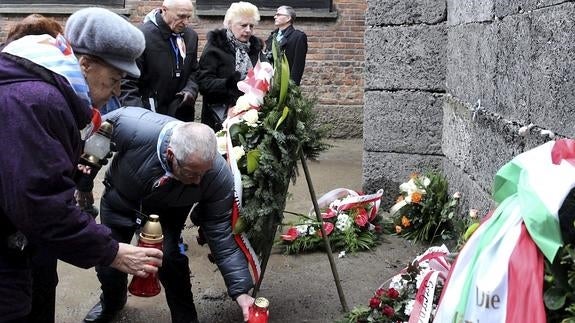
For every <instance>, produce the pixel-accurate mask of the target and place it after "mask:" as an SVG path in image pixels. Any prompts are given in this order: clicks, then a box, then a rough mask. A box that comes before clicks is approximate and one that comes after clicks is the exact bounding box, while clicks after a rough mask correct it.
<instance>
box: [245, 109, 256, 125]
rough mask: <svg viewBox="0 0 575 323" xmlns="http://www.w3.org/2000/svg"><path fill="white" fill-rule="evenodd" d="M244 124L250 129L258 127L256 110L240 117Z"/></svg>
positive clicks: (251, 110)
mask: <svg viewBox="0 0 575 323" xmlns="http://www.w3.org/2000/svg"><path fill="white" fill-rule="evenodd" d="M242 118H243V119H244V121H245V122H246V124H247V125H248V126H250V127H256V126H257V125H258V120H259V117H258V111H257V110H256V109H250V110H248V111H247V112H246V113H244V115H243V116H242Z"/></svg>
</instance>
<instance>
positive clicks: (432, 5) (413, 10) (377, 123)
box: [363, 0, 447, 205]
mask: <svg viewBox="0 0 575 323" xmlns="http://www.w3.org/2000/svg"><path fill="white" fill-rule="evenodd" d="M367 3H368V10H367V13H366V32H365V50H366V60H365V93H364V102H365V104H364V133H363V138H364V155H363V181H364V190H366V191H375V190H377V189H380V188H383V189H384V191H385V195H384V200H385V201H386V203H385V204H388V205H389V204H390V203H391V201H392V200H395V197H396V196H395V195H396V194H397V193H398V185H399V183H401V182H403V181H405V180H406V179H408V178H409V175H410V174H411V173H413V172H421V171H423V170H426V169H437V168H440V167H441V165H442V161H443V153H442V149H441V138H442V121H443V112H442V111H443V105H444V103H443V102H444V100H445V74H446V63H447V60H446V49H447V46H446V45H447V30H446V27H447V15H446V13H447V10H446V3H445V1H439V0H433V1H429V0H414V1H401V0H396V1H391V0H384V1H382V0H368V2H367Z"/></svg>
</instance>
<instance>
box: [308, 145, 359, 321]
mask: <svg viewBox="0 0 575 323" xmlns="http://www.w3.org/2000/svg"><path fill="white" fill-rule="evenodd" d="M300 160H301V166H302V168H303V172H304V174H305V180H306V181H307V187H308V189H309V195H310V197H311V201H312V203H313V209H314V211H315V215H316V218H317V221H318V222H319V223H323V219H322V217H321V211H320V209H319V205H318V204H317V197H316V195H315V190H314V188H313V183H312V181H311V176H310V174H309V169H308V167H307V162H306V160H305V157H304V155H303V154H302V153H300ZM320 229H321V236H322V237H323V242H324V243H325V250H326V251H327V258H328V259H329V265H330V266H331V272H332V273H333V280H334V281H335V286H336V288H337V294H338V295H339V301H340V303H341V307H342V308H343V311H344V312H349V308H348V307H347V302H346V301H345V295H344V294H343V289H342V288H341V282H340V280H339V274H338V273H337V267H336V265H335V260H334V259H333V253H332V252H331V245H330V243H329V238H328V237H327V233H326V232H325V229H324V228H323V225H320Z"/></svg>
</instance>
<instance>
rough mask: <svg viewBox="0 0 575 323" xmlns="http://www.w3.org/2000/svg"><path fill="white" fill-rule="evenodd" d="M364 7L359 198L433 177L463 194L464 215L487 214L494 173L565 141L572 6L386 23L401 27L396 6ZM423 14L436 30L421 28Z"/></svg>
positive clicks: (439, 5) (572, 90)
mask: <svg viewBox="0 0 575 323" xmlns="http://www.w3.org/2000/svg"><path fill="white" fill-rule="evenodd" d="M371 2H372V3H371ZM376 2H377V4H376ZM368 3H369V5H368V13H367V14H366V24H367V26H366V30H367V31H366V37H365V40H366V57H367V60H366V71H365V74H366V80H365V84H366V89H365V111H364V115H365V118H364V140H365V147H364V150H365V153H364V186H365V187H364V189H365V190H366V191H372V190H375V189H377V188H379V187H383V188H384V189H385V190H386V192H388V195H394V194H396V193H397V185H399V184H400V183H401V182H402V181H404V180H405V176H406V174H408V173H410V172H412V171H419V172H421V171H422V170H424V169H425V168H428V167H434V166H437V168H440V169H442V170H443V172H444V173H445V174H446V175H447V176H448V178H449V182H450V186H451V189H452V190H459V191H461V192H462V193H463V196H464V201H465V203H464V206H463V208H462V210H463V211H466V210H467V208H469V207H473V208H478V209H480V210H481V211H482V212H485V211H487V209H488V208H489V207H491V206H492V204H491V200H490V191H491V185H492V181H493V177H494V175H495V173H496V172H497V170H498V169H499V168H500V167H501V166H502V165H503V164H505V163H506V162H508V161H509V160H510V159H512V158H513V157H514V156H516V155H517V154H519V153H521V152H524V151H526V150H529V149H531V148H533V147H535V146H537V145H539V144H542V143H544V142H546V141H548V140H550V139H551V138H553V137H555V138H556V137H574V135H575V118H573V115H574V112H575V32H574V31H575V2H573V1H551V0H548V1H538V0H468V1H459V0H447V2H445V1H420V2H418V1H415V3H420V5H411V6H409V7H405V6H404V7H403V8H400V9H404V10H405V11H404V12H403V14H394V15H393V16H394V18H393V19H397V18H398V17H403V22H401V21H397V20H393V19H391V18H386V17H387V15H388V13H391V12H394V11H393V10H391V9H390V8H398V7H397V5H396V4H395V3H396V1H387V0H385V1H368ZM423 6H430V7H428V8H427V10H425V11H426V14H428V15H429V16H430V17H435V18H437V17H439V16H438V15H436V14H433V13H432V10H436V11H438V10H439V11H443V12H445V15H443V19H435V20H433V22H431V21H425V20H424V19H423V18H422V17H423V15H422V12H423V11H422V10H421V9H422V7H423ZM431 7H432V8H431ZM381 10H386V11H387V12H386V13H383V12H380V11H381ZM427 11H430V12H427ZM408 13H410V14H408ZM414 16H417V19H416V18H414ZM439 30H442V31H443V32H439ZM378 42H383V43H378ZM431 54H433V55H435V57H428V56H426V55H431ZM370 57H372V58H373V59H372V60H371V61H370V59H369V58H370ZM431 69H437V70H431ZM422 96H429V97H434V99H431V98H428V99H424V98H422ZM438 102H440V104H439V105H440V106H441V109H438ZM390 120H391V122H390ZM431 132H433V133H434V134H433V135H431ZM401 135H404V139H403V140H398V139H399V137H400V136H401ZM422 141H423V143H422ZM432 160H433V161H435V162H431V161H432ZM420 161H421V163H422V164H418V162H420ZM373 163H379V164H378V165H373ZM393 197H394V196H390V198H393Z"/></svg>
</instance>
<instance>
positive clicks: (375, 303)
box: [369, 296, 381, 309]
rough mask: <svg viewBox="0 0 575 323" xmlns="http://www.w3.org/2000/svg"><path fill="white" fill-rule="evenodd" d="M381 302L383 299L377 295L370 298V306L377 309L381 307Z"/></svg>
mask: <svg viewBox="0 0 575 323" xmlns="http://www.w3.org/2000/svg"><path fill="white" fill-rule="evenodd" d="M379 304H381V301H380V300H379V297H377V296H374V297H372V298H371V299H370V300H369V307H371V308H373V309H377V308H378V307H379Z"/></svg>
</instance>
